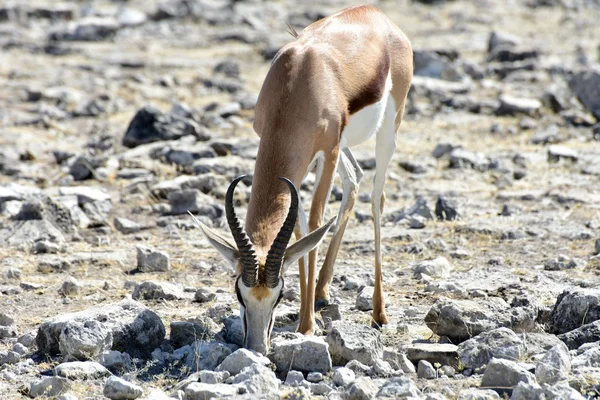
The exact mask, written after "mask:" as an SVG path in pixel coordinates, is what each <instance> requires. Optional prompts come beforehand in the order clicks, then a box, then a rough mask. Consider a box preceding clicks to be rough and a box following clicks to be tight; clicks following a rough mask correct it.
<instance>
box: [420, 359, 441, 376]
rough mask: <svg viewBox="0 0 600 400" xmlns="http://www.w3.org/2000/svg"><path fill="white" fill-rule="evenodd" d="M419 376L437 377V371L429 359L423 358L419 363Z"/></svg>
mask: <svg viewBox="0 0 600 400" xmlns="http://www.w3.org/2000/svg"><path fill="white" fill-rule="evenodd" d="M417 376H418V377H419V378H423V379H435V378H436V377H437V373H436V371H435V368H433V365H431V363H430V362H429V361H425V360H421V361H419V363H418V364H417Z"/></svg>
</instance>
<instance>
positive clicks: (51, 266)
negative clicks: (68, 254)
mask: <svg viewBox="0 0 600 400" xmlns="http://www.w3.org/2000/svg"><path fill="white" fill-rule="evenodd" d="M70 269H71V263H70V262H69V261H68V260H65V259H64V258H62V257H48V258H44V259H42V260H40V262H39V263H38V267H37V270H38V272H41V273H43V274H49V273H52V272H65V271H68V270H70Z"/></svg>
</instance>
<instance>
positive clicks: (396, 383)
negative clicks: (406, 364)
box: [376, 376, 422, 400]
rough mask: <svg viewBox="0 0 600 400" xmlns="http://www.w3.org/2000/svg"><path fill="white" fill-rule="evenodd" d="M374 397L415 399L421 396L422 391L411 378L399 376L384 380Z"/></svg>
mask: <svg viewBox="0 0 600 400" xmlns="http://www.w3.org/2000/svg"><path fill="white" fill-rule="evenodd" d="M376 397H377V398H391V399H405V400H417V399H421V398H422V393H421V391H420V390H419V388H418V387H417V385H416V384H415V383H414V382H413V380H412V379H410V378H409V377H406V376H401V377H398V378H392V379H390V380H388V381H386V382H385V383H384V384H383V386H381V389H379V391H378V392H377V396H376Z"/></svg>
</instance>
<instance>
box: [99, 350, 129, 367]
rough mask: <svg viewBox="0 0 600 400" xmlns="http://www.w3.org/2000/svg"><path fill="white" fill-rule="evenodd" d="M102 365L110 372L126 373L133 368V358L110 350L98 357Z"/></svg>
mask: <svg viewBox="0 0 600 400" xmlns="http://www.w3.org/2000/svg"><path fill="white" fill-rule="evenodd" d="M98 361H99V362H100V364H102V365H103V366H105V367H106V368H108V369H110V370H117V371H126V370H129V369H131V367H132V366H133V364H132V361H131V356H130V355H129V354H127V353H122V352H120V351H117V350H109V351H105V352H104V353H102V354H100V356H99V357H98Z"/></svg>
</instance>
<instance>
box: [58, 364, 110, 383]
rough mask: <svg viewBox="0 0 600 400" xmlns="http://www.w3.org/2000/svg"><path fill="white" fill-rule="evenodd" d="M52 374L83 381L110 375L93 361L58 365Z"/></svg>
mask: <svg viewBox="0 0 600 400" xmlns="http://www.w3.org/2000/svg"><path fill="white" fill-rule="evenodd" d="M54 374H55V375H56V376H60V377H63V378H69V379H81V380H85V379H98V378H103V377H105V376H109V375H110V374H111V373H110V372H109V371H108V370H107V369H106V368H104V367H103V366H102V365H100V364H98V363H97V362H94V361H73V362H66V363H62V364H60V365H58V366H57V367H56V368H54Z"/></svg>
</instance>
